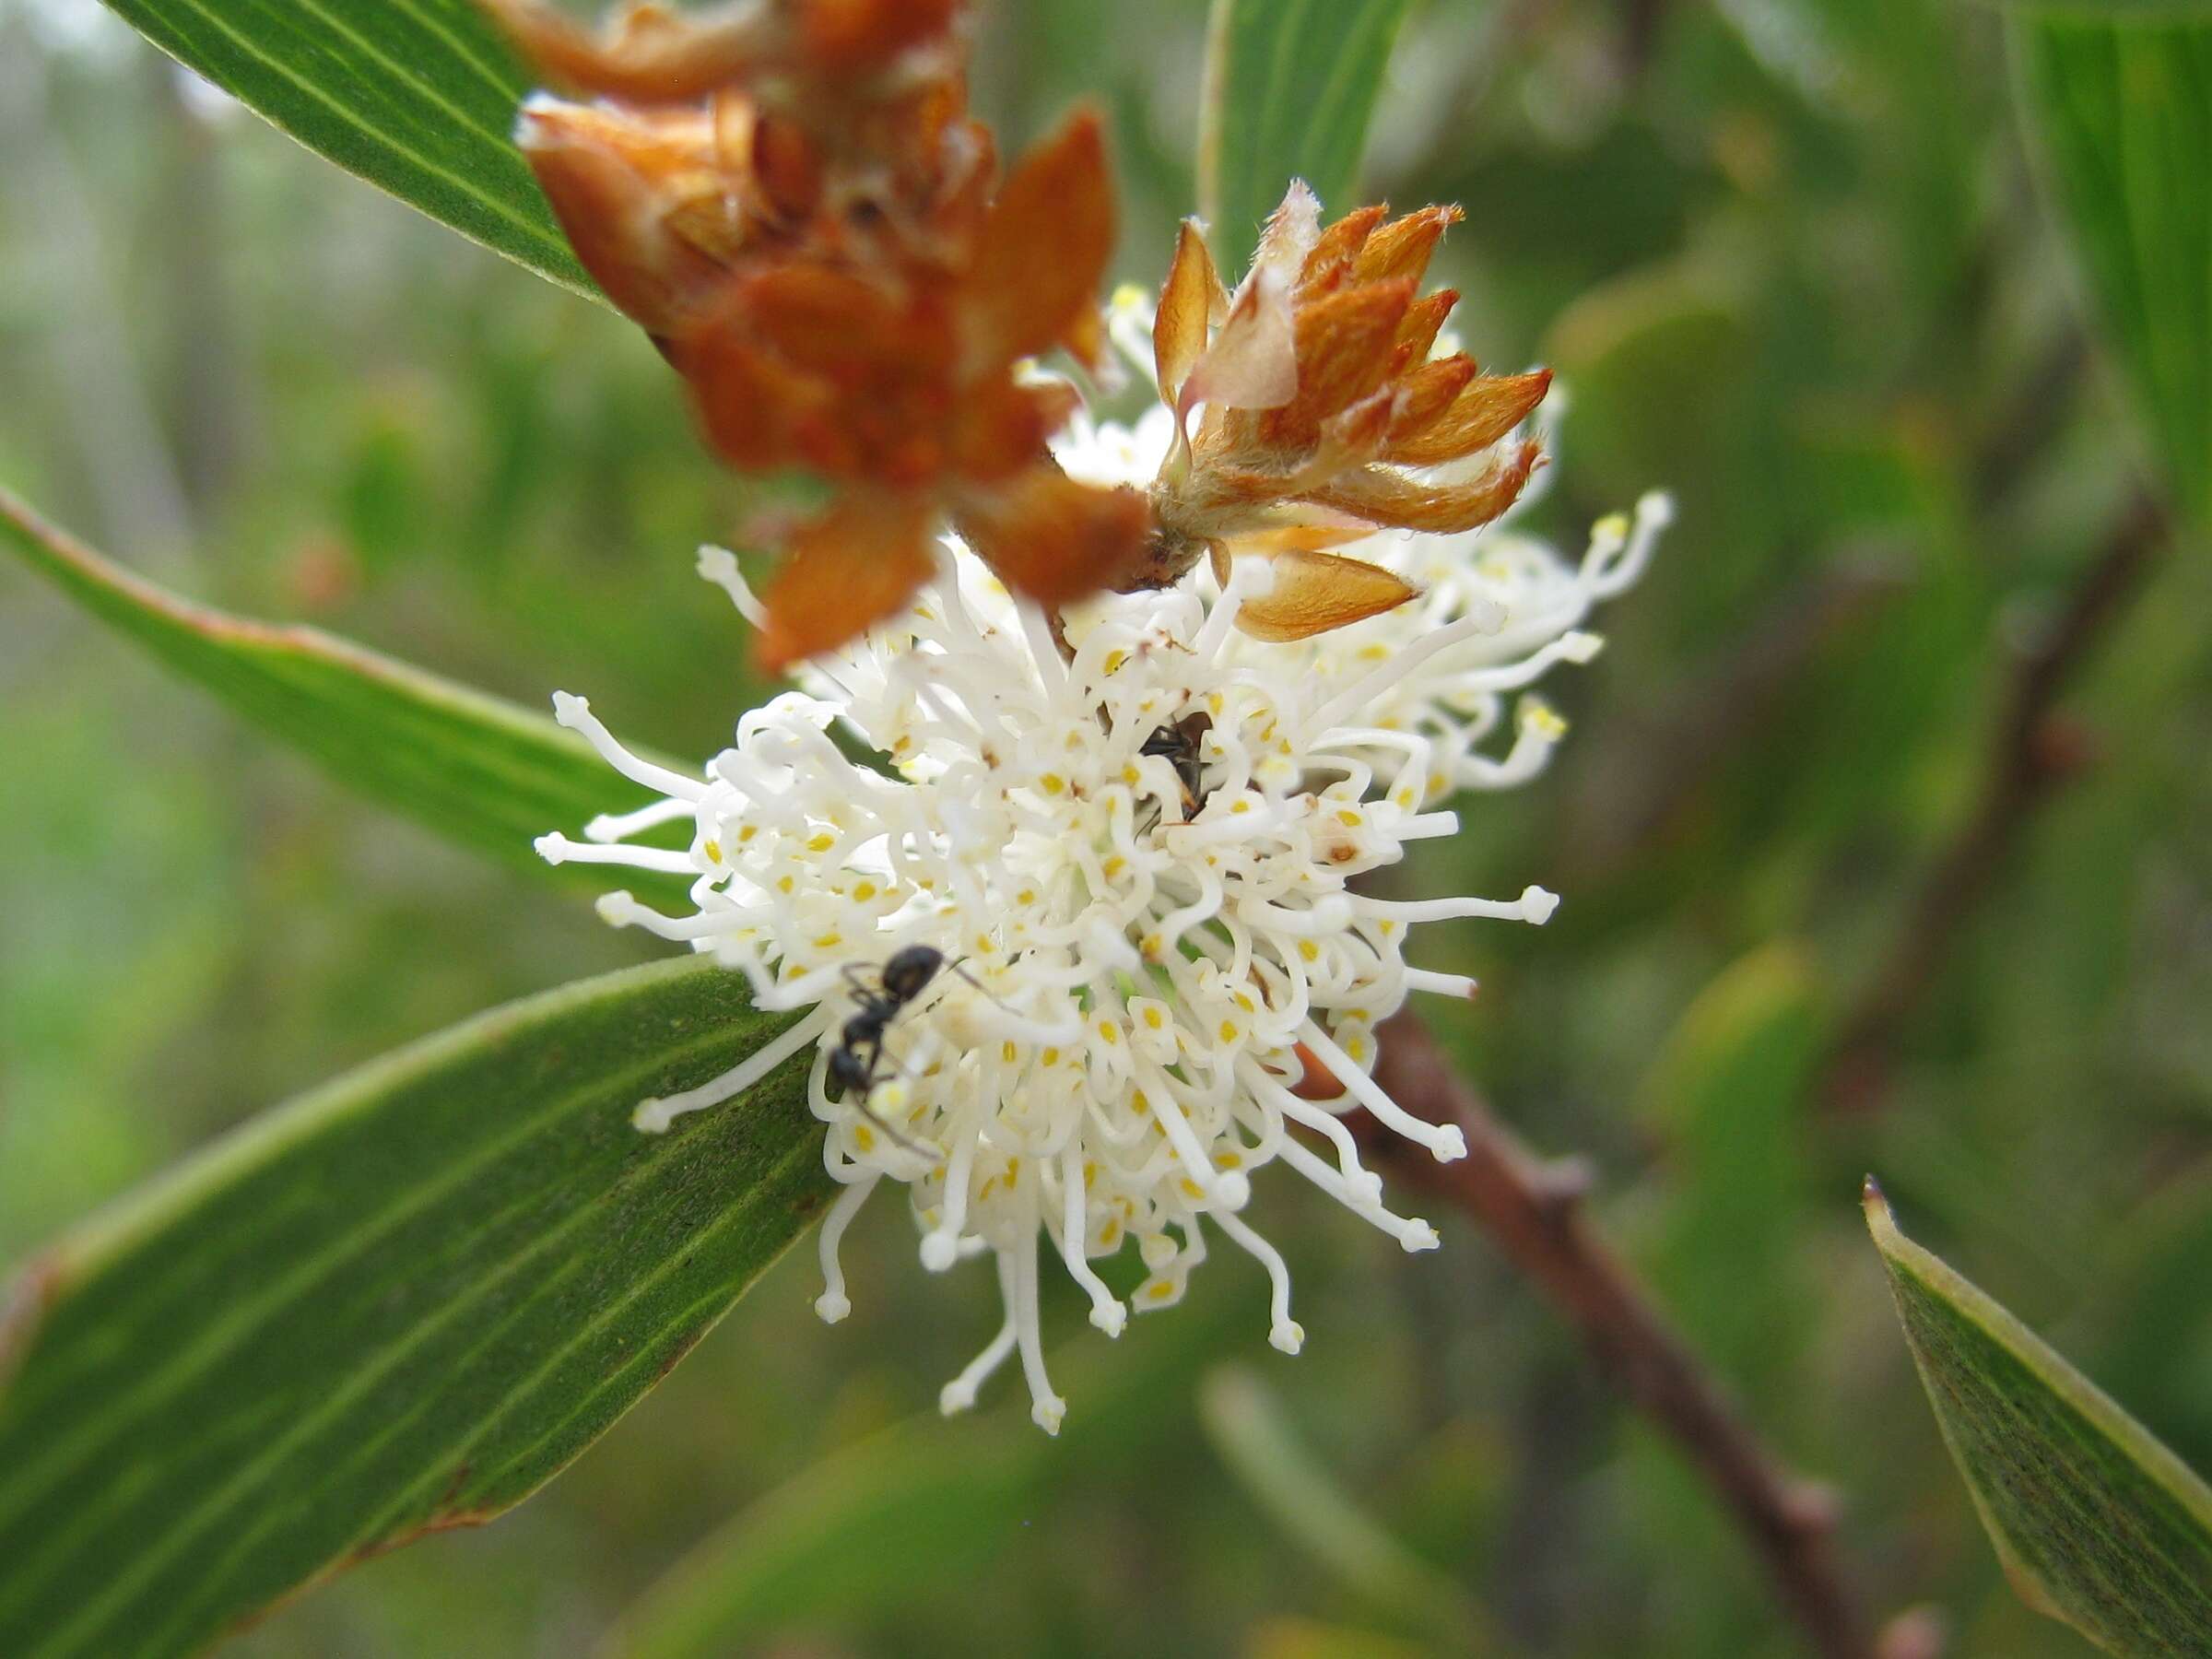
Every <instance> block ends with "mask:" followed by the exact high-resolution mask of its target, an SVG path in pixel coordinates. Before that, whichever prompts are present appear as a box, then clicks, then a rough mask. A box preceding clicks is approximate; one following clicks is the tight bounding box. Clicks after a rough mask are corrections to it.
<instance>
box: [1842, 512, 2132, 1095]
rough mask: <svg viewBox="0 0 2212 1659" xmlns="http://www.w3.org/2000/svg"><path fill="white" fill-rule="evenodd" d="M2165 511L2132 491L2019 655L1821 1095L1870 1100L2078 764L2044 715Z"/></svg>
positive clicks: (2072, 745) (2071, 742) (2071, 738)
mask: <svg viewBox="0 0 2212 1659" xmlns="http://www.w3.org/2000/svg"><path fill="white" fill-rule="evenodd" d="M2170 527H2171V526H2170V522H2169V520H2168V517H2167V513H2166V511H2165V509H2164V507H2163V506H2162V505H2161V504H2160V503H2159V501H2158V500H2157V499H2156V498H2155V497H2153V496H2151V495H2150V494H2149V493H2147V492H2144V493H2141V494H2138V495H2137V496H2136V499H2135V500H2134V501H2133V502H2131V503H2130V504H2129V506H2128V508H2127V510H2126V511H2125V512H2124V513H2123V514H2122V516H2121V519H2120V523H2119V524H2117V525H2116V526H2115V527H2114V528H2113V531H2112V535H2111V537H2110V539H2109V540H2108V541H2107V542H2106V543H2105V546H2104V548H2103V551H2102V552H2100V554H2099V555H2098V556H2097V558H2096V559H2092V560H2091V561H2090V562H2089V564H2088V568H2087V569H2086V570H2084V571H2082V574H2081V577H2080V580H2079V581H2078V582H2076V584H2075V587H2074V591H2073V593H2072V594H2071V595H2070V596H2069V597H2068V599H2067V601H2066V605H2065V609H2064V610H2063V611H2062V612H2061V613H2060V614H2059V615H2058V617H2057V618H2055V619H2054V620H2053V623H2052V625H2051V626H2050V628H2049V629H2047V630H2045V632H2044V633H2043V634H2042V636H2041V639H2039V640H2038V641H2036V642H2035V643H2034V644H2033V645H2032V646H2031V647H2030V649H2029V650H2027V651H2026V652H2025V653H2023V654H2022V655H2021V656H2020V657H2019V658H2018V661H2017V663H2016V664H2015V665H2014V668H2013V672H2012V684H2011V688H2010V689H2009V691H2008V692H2007V693H2006V700H2005V708H2004V713H2003V715H2002V717H2001V718H2000V719H1999V721H1998V723H1997V726H1996V730H1995V734H1994V747H1993V750H1992V753H1991V755H1990V759H1989V761H1988V765H1987V769H1986V772H1985V775H1984V780H1983V785H1982V794H1981V799H1980V802H1979V804H1978V805H1977V806H1975V808H1974V811H1973V813H1972V814H1971V816H1970V817H1969V818H1967V820H1966V822H1965V823H1964V824H1963V825H1961V826H1960V827H1959V832H1958V833H1957V835H1956V836H1954V837H1953V839H1952V841H1951V842H1950V844H1949V846H1948V847H1947V848H1946V849H1945V851H1944V852H1943V853H1941V854H1940V855H1939V856H1938V857H1937V858H1936V860H1935V864H1934V865H1932V866H1931V867H1930V869H1929V872H1928V875H1927V878H1926V879H1925V880H1924V882H1923V883H1922V885H1921V888H1920V891H1919V894H1918V896H1917V897H1916V898H1915V899H1914V900H1913V901H1912V904H1911V905H1910V906H1908V907H1907V910H1906V912H1905V918H1904V922H1903V924H1901V925H1900V927H1899V929H1898V931H1897V936H1896V939H1895V941H1894V942H1893V943H1892V945H1891V946H1890V948H1889V952H1888V956H1887V957H1886V958H1885V959H1883V961H1882V964H1881V966H1880V967H1879V968H1878V969H1877V971H1876V972H1875V974H1874V976H1873V977H1872V979H1871V980H1870V981H1869V982H1868V983H1867V986H1866V989H1865V993H1864V994H1862V995H1861V997H1860V998H1859V1001H1858V1003H1857V1005H1856V1006H1855V1008H1854V1010H1853V1013H1852V1014H1851V1015H1850V1017H1849V1018H1846V1019H1845V1021H1844V1022H1843V1025H1842V1028H1841V1035H1840V1036H1839V1037H1838V1038H1837V1041H1836V1044H1835V1047H1834V1048H1833V1050H1831V1051H1830V1059H1829V1066H1828V1085H1829V1088H1828V1092H1829V1098H1830V1100H1833V1101H1835V1102H1836V1103H1837V1104H1839V1105H1842V1106H1846V1107H1852V1108H1858V1109H1865V1108H1867V1107H1869V1106H1871V1105H1873V1104H1874V1103H1875V1102H1877V1100H1879V1098H1880V1095H1881V1092H1882V1084H1883V1080H1884V1077H1885V1075H1886V1074H1887V1072H1888V1063H1889V1058H1890V1054H1891V1051H1892V1050H1893V1048H1894V1047H1895V1045H1896V1041H1897V1038H1898V1033H1899V1032H1900V1030H1902V1028H1903V1027H1904V1025H1905V1023H1906V1021H1907V1020H1908V1019H1909V1018H1911V1017H1912V1011H1913V1010H1914V1009H1915V1008H1917V1007H1918V1006H1920V1004H1921V1001H1922V999H1923V998H1924V995H1925V994H1926V993H1927V991H1928V989H1929V987H1930V986H1931V985H1932V984H1934V982H1935V978H1936V975H1937V974H1938V973H1939V972H1940V971H1942V967H1943V963H1944V961H1945V959H1947V957H1948V956H1949V954H1950V952H1951V948H1952V947H1953V946H1954V944H1955V943H1956V942H1957V940H1958V936H1959V932H1960V930H1961V929H1962V928H1963V927H1964V926H1965V924H1966V923H1967V920H1968V919H1969V918H1970V917H1971V915H1972V914H1973V912H1974V911H1975V909H1976V907H1978V906H1979V905H1980V903H1981V902H1982V900H1983V898H1984V897H1985V896H1986V895H1987V894H1988V891H1989V888H1990V885H1991V883H1992V882H1993V880H1994V878H1995V876H1996V874H1997V872H1998V870H1999V869H2001V868H2002V867H2003V865H2004V864H2005V862H2006V858H2007V857H2008V856H2009V854H2010V853H2011V852H2012V850H2013V847H2014V846H2015V844H2016V843H2017V842H2018V840H2019V837H2020V832H2021V830H2022V829H2023V828H2024V826H2025V825H2026V823H2027V820H2028V818H2029V817H2030V814H2031V813H2032V812H2033V811H2034V810H2035V808H2036V807H2037V806H2040V805H2041V802H2042V800H2043V798H2044V796H2045V795H2046V794H2048V793H2049V792H2050V790H2051V788H2052V786H2053V785H2054V784H2056V783H2058V782H2062V781H2063V780H2064V779H2065V777H2067V776H2068V775H2069V774H2070V773H2072V772H2074V771H2077V770H2079V767H2080V765H2081V763H2082V760H2083V758H2084V757H2083V753H2082V747H2083V746H2082V744H2081V741H2080V739H2079V737H2078V735H2077V734H2075V733H2073V732H2071V731H2069V730H2068V729H2067V728H2066V727H2065V726H2064V725H2062V724H2059V723H2058V722H2057V721H2055V720H2054V719H2053V706H2054V705H2055V704H2056V702H2057V700H2058V697H2059V693H2060V692H2061V691H2062V690H2063V689H2064V688H2065V683H2066V680H2067V678H2068V677H2069V676H2070V675H2071V674H2072V672H2073V670H2074V669H2075V667H2076V666H2077V665H2078V664H2079V663H2080V662H2081V661H2082V659H2083V658H2084V657H2086V656H2088V654H2089V653H2090V651H2091V650H2093V649H2094V648H2095V646H2096V644H2097V642H2098V641H2099V640H2100V638H2101V637H2102V635H2103V632H2104V629H2105V628H2106V626H2107V625H2108V624H2110V623H2111V622H2112V619H2113V618H2114V617H2116V616H2117V615H2118V614H2119V613H2120V611H2121V609H2122V607H2123V606H2124V604H2125V602H2126V601H2127V600H2128V599H2129V598H2130V597H2131V596H2132V595H2133V594H2134V593H2135V592H2136V588H2137V587H2139V586H2140V585H2141V584H2142V582H2143V580H2144V578H2145V577H2146V575H2147V574H2148V572H2149V571H2150V569H2151V566H2152V564H2153V562H2154V561H2155V560H2156V559H2157V556H2158V554H2159V549H2160V548H2161V547H2163V546H2164V544H2165V541H2166V537H2167V535H2168V532H2169V529H2170Z"/></svg>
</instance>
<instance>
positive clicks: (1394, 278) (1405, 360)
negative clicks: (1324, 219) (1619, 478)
mask: <svg viewBox="0 0 2212 1659" xmlns="http://www.w3.org/2000/svg"><path fill="white" fill-rule="evenodd" d="M1461 217H1462V216H1461V214H1460V211H1459V209H1458V208H1456V207H1445V206H1440V207H1427V208H1423V209H1422V210H1420V211H1419V212H1418V213H1410V214H1407V215H1406V216H1405V217H1403V218H1397V219H1391V218H1388V217H1387V212H1386V210H1385V209H1383V208H1382V207H1379V206H1370V207H1361V208H1358V209H1355V210H1354V211H1353V212H1351V213H1348V214H1346V215H1345V216H1344V217H1343V218H1339V219H1337V220H1335V222H1334V223H1333V224H1330V225H1328V226H1326V227H1324V226H1323V225H1322V224H1321V222H1320V212H1319V205H1318V204H1317V203H1316V202H1315V201H1314V199H1313V195H1312V192H1311V191H1309V190H1307V189H1306V187H1305V186H1304V185H1303V184H1299V183H1293V184H1292V186H1291V188H1290V190H1289V192H1288V194H1286V195H1285V196H1284V198H1283V203H1282V206H1279V207H1278V208H1277V210H1276V211H1275V213H1274V215H1273V216H1272V217H1270V218H1269V219H1268V221H1267V226H1266V229H1265V230H1264V231H1263V233H1262V234H1261V237H1260V245H1259V249H1258V252H1257V253H1255V254H1254V255H1253V266H1252V270H1251V271H1250V272H1249V273H1248V274H1247V275H1246V277H1245V278H1244V280H1243V282H1242V283H1241V285H1240V286H1239V287H1238V288H1237V291H1236V294H1235V295H1234V296H1233V298H1232V299H1231V300H1230V304H1229V310H1228V315H1227V317H1226V319H1225V320H1223V321H1221V322H1220V323H1219V324H1218V326H1211V325H1210V324H1211V318H1210V316H1209V317H1206V320H1205V321H1204V322H1202V321H1201V317H1202V312H1201V307H1200V304H1199V296H1200V294H1201V293H1202V292H1203V291H1204V288H1205V285H1203V284H1202V283H1201V282H1200V280H1199V273H1201V272H1205V273H1206V274H1207V275H1209V276H1210V269H1211V261H1210V260H1208V259H1206V258H1205V257H1204V247H1203V243H1202V242H1200V241H1199V239H1198V235H1197V231H1196V229H1195V228H1194V227H1191V226H1186V227H1185V228H1184V230H1183V234H1182V240H1181V241H1180V242H1179V243H1178V245H1177V249H1176V256H1175V264H1174V265H1172V266H1171V268H1170V272H1169V278H1168V284H1167V287H1166V288H1165V289H1164V290H1163V292H1162V294H1161V298H1160V309H1159V316H1158V318H1157V319H1156V321H1155V324H1154V329H1153V353H1154V359H1155V361H1156V364H1157V365H1158V368H1159V377H1160V384H1161V388H1162V394H1163V395H1165V396H1167V397H1169V399H1170V400H1171V403H1172V404H1173V406H1174V407H1175V409H1176V412H1177V414H1178V415H1179V416H1181V417H1182V418H1185V419H1186V420H1187V419H1188V418H1189V416H1190V413H1191V410H1192V409H1193V407H1194V406H1198V405H1203V406H1205V414H1204V416H1203V417H1202V418H1200V419H1199V421H1198V424H1197V429H1196V430H1195V431H1194V432H1192V433H1191V434H1190V441H1189V444H1188V447H1187V449H1186V448H1183V447H1182V446H1178V448H1177V449H1176V450H1175V451H1174V452H1172V453H1171V454H1170V456H1169V458H1168V460H1167V461H1166V463H1165V464H1163V465H1162V467H1161V469H1160V475H1159V478H1158V479H1156V480H1155V481H1154V483H1153V486H1152V490H1151V495H1152V502H1153V510H1154V512H1155V515H1156V516H1157V518H1158V521H1159V527H1158V530H1157V532H1156V534H1155V535H1154V537H1153V541H1152V545H1151V548H1150V550H1149V555H1148V557H1147V560H1146V561H1145V563H1144V565H1143V567H1142V574H1143V580H1144V581H1146V582H1162V581H1168V580H1172V579H1173V578H1174V577H1175V575H1176V574H1178V573H1179V572H1180V571H1182V570H1183V569H1187V568H1188V566H1189V564H1190V562H1191V561H1193V560H1194V559H1196V558H1197V557H1198V555H1199V553H1200V552H1202V551H1204V550H1206V549H1208V548H1212V549H1217V550H1218V549H1222V548H1223V547H1227V546H1235V547H1246V548H1272V549H1273V550H1275V551H1276V552H1277V556H1278V557H1279V556H1280V555H1281V553H1282V551H1283V550H1284V549H1285V548H1288V547H1296V546H1299V544H1297V543H1294V542H1290V541H1286V540H1284V539H1282V538H1283V537H1284V536H1285V535H1286V533H1288V532H1290V531H1293V530H1297V529H1300V528H1308V529H1312V530H1314V531H1316V532H1317V535H1316V539H1314V540H1312V541H1309V542H1307V543H1305V544H1303V547H1302V551H1303V553H1304V554H1305V555H1307V557H1304V558H1302V559H1300V562H1299V563H1298V564H1297V565H1296V566H1295V567H1289V568H1286V569H1284V570H1283V571H1279V572H1278V577H1279V578H1280V580H1279V581H1278V586H1277V590H1276V592H1275V593H1274V594H1271V595H1268V596H1264V597H1260V598H1257V599H1255V600H1254V601H1253V603H1252V604H1251V606H1249V607H1248V609H1247V610H1246V611H1244V612H1241V613H1240V626H1241V627H1243V628H1245V629H1246V630H1247V631H1249V632H1253V633H1255V634H1259V635H1261V636H1262V637H1265V638H1285V639H1288V638H1303V637H1306V634H1307V633H1308V632H1314V631H1322V630H1324V629H1329V628H1333V627H1341V626H1343V625H1344V623H1345V622H1346V621H1348V620H1354V619H1357V616H1359V615H1372V614H1374V612H1373V611H1372V610H1365V611H1363V610H1361V609H1360V606H1362V605H1363V604H1367V603H1369V602H1372V603H1373V604H1374V605H1375V606H1377V607H1378V608H1384V609H1386V608H1388V606H1390V605H1394V604H1397V603H1400V602H1402V600H1403V599H1404V597H1405V596H1406V595H1405V594H1403V593H1399V592H1397V591H1396V590H1395V589H1394V588H1392V587H1391V586H1390V584H1391V583H1393V582H1396V578H1394V577H1391V578H1388V580H1387V581H1384V580H1382V579H1380V576H1378V577H1375V578H1369V577H1359V576H1355V575H1354V574H1353V572H1352V571H1351V570H1348V569H1347V568H1346V567H1358V568H1359V569H1364V568H1365V567H1363V566H1359V565H1358V561H1356V560H1352V559H1346V558H1343V557H1342V556H1337V555H1327V556H1325V557H1324V552H1323V550H1324V547H1326V546H1327V545H1328V543H1329V541H1330V540H1333V539H1342V538H1343V537H1342V531H1341V525H1340V524H1339V523H1337V522H1335V521H1341V520H1344V519H1350V520H1353V521H1356V522H1357V523H1358V524H1360V525H1361V526H1363V527H1364V528H1365V529H1368V530H1372V529H1373V528H1375V527H1378V526H1391V525H1394V526H1398V527H1402V528H1407V529H1420V530H1464V529H1467V528H1471V527H1473V526H1475V525H1477V524H1487V523H1488V522H1489V521H1490V520H1491V519H1492V518H1495V517H1496V516H1497V515H1498V514H1499V513H1500V512H1503V511H1504V510H1505V508H1506V507H1508V506H1510V505H1511V504H1512V502H1513V500H1515V499H1517V498H1518V496H1519V494H1520V492H1521V489H1522V488H1523V486H1524V485H1525V483H1526V482H1527V479H1528V477H1529V474H1530V472H1531V470H1532V469H1533V468H1534V467H1535V464H1536V460H1537V455H1538V451H1537V449H1536V446H1535V445H1534V444H1524V445H1520V446H1516V447H1515V448H1514V449H1513V450H1512V452H1511V453H1507V454H1504V455H1502V456H1499V457H1496V458H1494V459H1493V460H1492V462H1491V464H1490V465H1488V467H1487V468H1485V469H1483V470H1482V471H1481V472H1480V473H1479V475H1478V476H1477V477H1474V478H1473V479H1472V480H1467V479H1455V480H1453V481H1450V482H1442V481H1435V480H1430V479H1428V478H1425V477H1418V476H1416V475H1415V474H1413V473H1409V472H1407V471H1406V470H1403V469H1405V468H1407V467H1429V466H1434V465H1441V464H1443V463H1445V462H1448V461H1459V460H1463V459H1465V458H1466V457H1468V456H1472V455H1475V454H1477V453H1479V452H1481V451H1484V450H1486V449H1489V448H1491V447H1492V446H1493V445H1499V444H1500V443H1501V442H1502V441H1504V440H1506V439H1508V438H1509V437H1510V436H1511V435H1512V432H1513V430H1514V429H1515V428H1517V427H1518V426H1519V425H1520V424H1521V422H1522V421H1524V419H1526V418H1527V417H1528V415H1529V414H1530V412H1531V411H1532V410H1533V409H1534V408H1535V406H1536V405H1537V404H1538V403H1540V402H1541V401H1542V400H1543V397H1544V394H1545V392H1546V390H1547V387H1548V386H1549V384H1550V375H1549V374H1548V372H1547V371H1537V372H1536V373H1534V374H1527V375H1508V376H1502V377H1488V378H1486V377H1483V376H1481V375H1480V374H1479V373H1478V371H1477V367H1476V365H1475V362H1474V361H1473V359H1469V358H1467V357H1465V356H1460V355H1457V354H1454V355H1453V356H1450V357H1446V358H1443V359H1439V360H1435V361H1431V360H1430V353H1431V352H1432V351H1433V350H1434V348H1435V345H1436V340H1437V336H1438V334H1439V332H1440V331H1441V328H1442V326H1443V322H1444V318H1445V317H1446V316H1447V315H1448V314H1449V313H1450V312H1451V310H1452V307H1453V304H1454V303H1455V302H1456V301H1457V300H1458V298H1459V296H1458V295H1457V294H1456V293H1454V292H1453V291H1452V290H1451V289H1448V288H1447V289H1443V290H1441V291H1440V292H1438V293H1435V294H1431V295H1430V296H1429V297H1428V298H1426V299H1418V298H1417V297H1416V294H1415V289H1416V287H1417V285H1418V280H1419V278H1420V277H1421V275H1422V273H1423V272H1425V271H1426V270H1427V268H1428V265H1429V260H1430V255H1431V254H1432V253H1434V252H1435V250H1436V246H1437V243H1438V241H1440V240H1441V237H1442V236H1443V233H1444V231H1445V230H1446V229H1448V228H1449V227H1450V226H1452V225H1453V224H1454V223H1456V222H1457V221H1458V220H1459V218H1461ZM1320 512H1327V513H1329V514H1332V515H1334V518H1333V520H1332V521H1331V522H1330V523H1328V524H1322V525H1315V524H1312V519H1311V516H1309V515H1316V514H1318V513H1320ZM1301 518H1302V519H1303V521H1304V522H1303V523H1302V524H1301ZM1226 558H1227V554H1226V553H1225V552H1220V551H1217V552H1216V562H1217V567H1218V568H1219V569H1221V570H1222V571H1223V572H1224V574H1226V565H1225V562H1224V561H1225V559H1226ZM1286 584H1287V585H1286ZM1398 586H1399V587H1401V588H1402V586H1403V584H1402V583H1399V584H1398ZM1392 594H1395V596H1392Z"/></svg>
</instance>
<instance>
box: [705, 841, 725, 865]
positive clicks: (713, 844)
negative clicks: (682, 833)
mask: <svg viewBox="0 0 2212 1659" xmlns="http://www.w3.org/2000/svg"><path fill="white" fill-rule="evenodd" d="M706 853H707V862H708V863H709V864H720V863H721V862H722V843H721V842H720V841H709V842H708V843H707V845H706Z"/></svg>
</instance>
